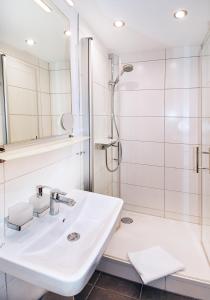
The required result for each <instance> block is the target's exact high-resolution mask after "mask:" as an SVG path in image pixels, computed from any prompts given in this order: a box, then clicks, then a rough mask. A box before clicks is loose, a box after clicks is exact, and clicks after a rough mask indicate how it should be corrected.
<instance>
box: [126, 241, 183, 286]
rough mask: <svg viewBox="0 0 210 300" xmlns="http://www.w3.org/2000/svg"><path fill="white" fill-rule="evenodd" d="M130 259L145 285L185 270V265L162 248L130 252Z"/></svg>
mask: <svg viewBox="0 0 210 300" xmlns="http://www.w3.org/2000/svg"><path fill="white" fill-rule="evenodd" d="M128 257H129V259H130V261H131V263H132V264H133V266H134V268H135V269H136V271H137V272H138V273H139V275H140V277H141V279H142V281H143V282H144V284H147V283H149V282H150V281H153V280H156V279H159V278H162V277H165V276H167V275H170V274H173V273H175V272H177V271H181V270H183V269H184V265H183V264H182V263H181V262H180V261H178V260H177V259H176V258H174V257H173V256H172V255H170V254H169V253H168V252H167V251H165V250H164V249H162V248H161V247H158V246H157V247H152V248H149V249H146V250H142V251H138V252H129V253H128Z"/></svg>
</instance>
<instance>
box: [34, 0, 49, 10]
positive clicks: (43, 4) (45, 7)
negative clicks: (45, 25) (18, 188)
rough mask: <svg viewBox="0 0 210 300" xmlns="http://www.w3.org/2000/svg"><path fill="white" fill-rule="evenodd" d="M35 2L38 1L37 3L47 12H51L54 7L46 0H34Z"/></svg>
mask: <svg viewBox="0 0 210 300" xmlns="http://www.w3.org/2000/svg"><path fill="white" fill-rule="evenodd" d="M34 2H36V4H38V5H39V6H40V7H41V8H42V9H43V10H44V11H46V12H47V13H50V12H51V11H52V9H51V8H50V7H49V6H48V5H47V4H46V3H45V2H44V1H42V0H34Z"/></svg>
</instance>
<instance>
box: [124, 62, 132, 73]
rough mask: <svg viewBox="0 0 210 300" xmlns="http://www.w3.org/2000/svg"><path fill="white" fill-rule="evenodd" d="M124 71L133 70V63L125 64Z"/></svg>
mask: <svg viewBox="0 0 210 300" xmlns="http://www.w3.org/2000/svg"><path fill="white" fill-rule="evenodd" d="M122 71H123V72H132V71H133V65H130V64H128V65H124V66H123V69H122Z"/></svg>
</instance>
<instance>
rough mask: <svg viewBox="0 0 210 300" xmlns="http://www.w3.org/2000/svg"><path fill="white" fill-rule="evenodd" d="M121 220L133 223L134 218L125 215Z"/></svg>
mask: <svg viewBox="0 0 210 300" xmlns="http://www.w3.org/2000/svg"><path fill="white" fill-rule="evenodd" d="M121 222H122V223H124V224H131V223H133V219H131V218H129V217H124V218H122V219H121Z"/></svg>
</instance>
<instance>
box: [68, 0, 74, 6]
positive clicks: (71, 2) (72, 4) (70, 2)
mask: <svg viewBox="0 0 210 300" xmlns="http://www.w3.org/2000/svg"><path fill="white" fill-rule="evenodd" d="M66 2H67V3H68V4H69V5H70V6H74V2H73V1H72V0H66Z"/></svg>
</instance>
